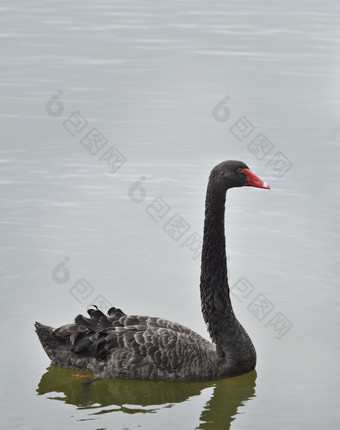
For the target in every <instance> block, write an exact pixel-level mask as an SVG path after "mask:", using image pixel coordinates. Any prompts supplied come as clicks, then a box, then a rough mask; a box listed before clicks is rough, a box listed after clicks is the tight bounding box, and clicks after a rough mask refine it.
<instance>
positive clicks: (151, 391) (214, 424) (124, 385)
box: [37, 364, 256, 429]
mask: <svg viewBox="0 0 340 430" xmlns="http://www.w3.org/2000/svg"><path fill="white" fill-rule="evenodd" d="M74 375H78V376H81V375H79V374H77V372H76V371H74V370H69V369H62V368H60V367H56V366H54V365H52V364H51V365H50V366H49V367H48V369H47V372H46V373H45V374H44V375H43V376H42V378H41V380H40V382H39V385H38V388H37V392H38V394H39V395H46V394H48V393H53V395H49V396H48V398H49V399H51V400H60V401H63V402H65V403H67V404H71V405H75V406H77V407H78V408H81V409H88V410H89V414H90V415H97V416H98V415H100V414H108V413H114V412H117V411H118V412H123V413H127V414H134V413H151V412H153V413H155V412H157V411H158V410H161V409H163V408H169V407H173V406H175V405H176V404H177V403H182V402H185V401H187V400H189V399H190V398H191V397H195V396H199V395H200V394H201V392H202V390H204V389H206V388H210V387H211V388H213V393H212V395H211V397H210V399H209V400H208V401H207V402H206V404H205V405H204V408H203V410H202V412H201V414H200V418H199V421H200V426H199V427H198V428H199V429H211V428H218V429H229V428H230V424H231V422H232V421H233V420H234V419H235V418H236V415H237V413H238V411H237V409H238V408H239V406H242V405H244V404H245V402H246V401H247V400H250V399H252V398H254V397H255V381H256V371H255V370H253V371H252V372H249V373H246V374H244V375H241V376H235V377H232V378H226V379H220V380H213V381H197V382H195V381H194V382H193V381H190V382H167V381H143V380H124V379H115V380H113V379H107V380H98V381H94V382H93V383H92V384H83V383H82V380H81V379H79V378H77V377H76V376H74ZM60 393H62V395H60Z"/></svg>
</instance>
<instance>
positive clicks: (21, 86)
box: [0, 0, 340, 430]
mask: <svg viewBox="0 0 340 430" xmlns="http://www.w3.org/2000/svg"><path fill="white" fill-rule="evenodd" d="M0 8H1V14H0V20H1V27H0V28H1V30H0V37H1V39H0V47H1V48H0V49H1V51H0V52H1V54H0V55H1V140H0V145H1V154H0V155H1V159H0V162H1V170H0V171H1V178H0V180H1V219H0V222H1V224H0V228H1V236H0V237H1V242H0V251H1V271H0V277H1V291H2V302H1V325H0V327H1V336H2V339H1V344H2V348H1V350H2V353H1V384H0V385H1V393H2V399H1V408H2V413H1V421H2V424H1V428H4V429H12V428H13V429H14V428H15V429H30V430H31V429H32V430H33V429H34V430H38V429H51V430H54V429H58V430H59V429H60V428H64V429H98V430H99V429H114V430H116V429H137V428H144V429H148V430H150V429H160V428H162V429H174V428H177V429H183V430H190V429H195V428H200V429H228V428H231V429H233V430H236V429H249V428H253V429H261V430H263V429H273V428H275V429H287V428H289V429H294V430H300V429H320V428H322V429H324V430H328V429H329V430H331V429H335V428H337V427H338V426H339V420H340V412H339V407H338V403H339V400H338V399H339V382H340V381H339V365H338V362H339V354H340V345H339V298H340V294H339V266H338V265H336V262H337V260H338V259H339V251H338V245H337V242H338V231H339V230H338V225H337V224H338V218H339V216H336V215H338V213H339V207H340V205H339V198H338V195H339V192H338V184H339V168H338V163H339V155H340V154H339V149H338V148H339V144H340V126H339V121H338V118H339V111H340V105H339V101H340V100H339V98H340V96H339V58H340V57H339V54H340V34H339V33H340V30H339V9H340V7H339V4H338V3H337V2H336V1H331V0H323V1H321V0H315V1H303V0H294V1H292V0H288V1H285V2H283V1H277V2H269V1H265V0H259V1H256V2H251V1H249V0H248V1H238V2H236V1H229V2H222V1H215V0H214V1H210V2H203V1H195V2H194V1H184V2H180V1H172V2H159V1H149V0H148V1H145V2H137V1H124V2H123V1H117V0H116V1H105V0H98V1H96V2H92V1H91V2H90V1H88V0H83V1H81V2H80V1H76V2H68V1H59V2H56V1H47V0H40V1H30V2H26V1H23V0H21V1H20V0H17V1H9V0H7V1H6V0H5V1H3V2H2V3H1V6H0ZM226 159H240V160H243V161H245V162H246V163H247V164H248V165H249V166H250V168H251V169H252V170H253V171H254V172H255V173H256V174H257V175H258V176H260V177H261V178H262V179H263V180H265V181H267V182H269V183H270V185H271V190H270V191H265V190H259V189H255V188H244V189H235V190H231V191H230V192H229V193H228V201H227V214H226V224H227V227H226V229H227V250H228V263H229V277H230V285H231V286H232V300H233V304H234V308H235V313H236V314H237V316H238V318H239V320H240V321H241V322H242V324H243V325H244V326H245V327H246V329H247V331H248V333H249V334H250V336H251V338H252V339H253V342H254V344H255V346H256V349H257V353H258V365H257V368H256V372H251V373H250V374H248V375H243V376H241V377H237V378H230V379H225V380H222V381H208V382H202V383H186V384H180V383H178V384H176V383H175V384H174V383H167V382H152V383H151V382H145V381H103V382H96V383H94V384H92V385H91V386H90V388H89V389H87V390H86V389H84V387H82V385H81V382H80V379H78V378H76V377H75V376H74V372H72V371H67V370H63V369H58V368H55V367H53V366H50V363H49V360H48V358H47V356H46V355H45V353H44V351H43V349H42V348H41V346H40V344H39V341H38V338H37V336H36V334H35V333H34V329H33V323H34V321H35V320H37V321H40V322H42V323H45V324H49V325H52V326H58V325H61V324H64V323H67V322H71V321H72V319H73V318H74V317H75V316H76V315H77V314H78V313H84V312H86V309H87V307H88V306H89V305H91V304H93V303H97V304H98V305H99V306H101V308H102V309H104V310H105V309H107V307H109V306H111V305H114V306H117V307H121V308H122V309H123V310H124V311H125V312H127V313H140V314H146V315H151V316H161V317H164V318H168V319H171V320H174V321H177V322H179V323H182V324H184V325H186V326H189V327H190V328H192V329H194V330H195V331H197V332H199V333H200V334H202V335H203V336H207V332H206V329H205V326H204V323H203V320H202V316H201V313H200V302H199V290H198V285H199V272H200V258H199V257H200V255H199V254H200V252H199V246H200V240H201V235H202V227H203V215H204V213H203V211H204V195H205V188H206V183H207V177H208V174H209V171H210V169H211V168H212V167H213V166H214V165H215V164H216V163H218V162H220V161H222V160H226ZM46 369H47V370H46Z"/></svg>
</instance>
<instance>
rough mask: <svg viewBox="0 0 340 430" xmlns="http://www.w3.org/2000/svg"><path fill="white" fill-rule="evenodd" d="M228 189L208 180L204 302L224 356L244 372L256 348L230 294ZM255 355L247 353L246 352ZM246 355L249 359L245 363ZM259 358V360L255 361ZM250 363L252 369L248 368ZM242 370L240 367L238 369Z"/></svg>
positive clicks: (211, 331)
mask: <svg viewBox="0 0 340 430" xmlns="http://www.w3.org/2000/svg"><path fill="white" fill-rule="evenodd" d="M225 201H226V191H225V190H220V189H219V187H218V186H217V185H216V183H215V181H214V180H213V177H211V178H210V180H209V183H208V189H207V195H206V204H205V221H204V234H203V248H202V265H201V285H200V289H201V304H202V313H203V317H204V320H205V322H206V324H207V327H208V331H209V334H210V337H211V339H212V341H213V343H214V344H215V345H216V349H217V353H218V354H219V355H220V357H221V358H222V359H224V360H226V361H228V362H229V363H230V366H232V367H235V366H236V367H237V366H241V367H242V369H239V370H240V372H242V371H244V369H243V367H247V369H246V370H251V368H254V366H255V361H256V354H255V349H254V347H253V345H252V342H251V340H250V338H249V336H248V335H247V333H246V331H245V330H244V328H243V327H242V326H241V324H240V323H239V322H238V320H237V319H236V317H235V315H234V311H233V308H232V305H231V301H230V297H229V284H228V276H227V259H226V243H225V232H224V215H225ZM248 355H250V356H252V357H247V358H246V356H248ZM244 359H246V363H244ZM254 360H255V361H254ZM248 367H250V369H248ZM237 372H238V370H236V373H237Z"/></svg>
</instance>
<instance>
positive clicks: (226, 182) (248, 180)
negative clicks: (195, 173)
mask: <svg viewBox="0 0 340 430" xmlns="http://www.w3.org/2000/svg"><path fill="white" fill-rule="evenodd" d="M211 179H212V180H213V181H214V183H215V184H216V185H218V186H219V187H220V188H222V189H223V190H225V191H226V190H227V189H229V188H234V187H243V186H248V187H257V188H265V189H267V190H269V189H270V186H269V185H268V184H267V182H264V181H262V179H260V178H258V177H257V176H256V175H255V174H254V173H253V172H252V171H251V170H250V169H249V167H248V166H247V165H246V164H245V163H243V162H242V161H236V160H228V161H223V162H222V163H220V164H218V165H217V166H215V167H214V168H213V170H212V171H211Z"/></svg>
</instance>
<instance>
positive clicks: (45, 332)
mask: <svg viewBox="0 0 340 430" xmlns="http://www.w3.org/2000/svg"><path fill="white" fill-rule="evenodd" d="M34 325H35V332H36V333H37V335H38V337H39V340H40V343H41V345H42V347H43V348H44V350H45V352H46V354H47V355H48V356H49V357H50V359H51V360H52V356H51V355H52V352H53V351H54V350H55V349H56V348H59V347H60V346H61V342H60V340H59V339H58V338H57V337H56V336H54V334H53V330H54V328H53V327H49V326H47V325H43V324H40V323H38V322H36V323H35V324H34Z"/></svg>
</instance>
